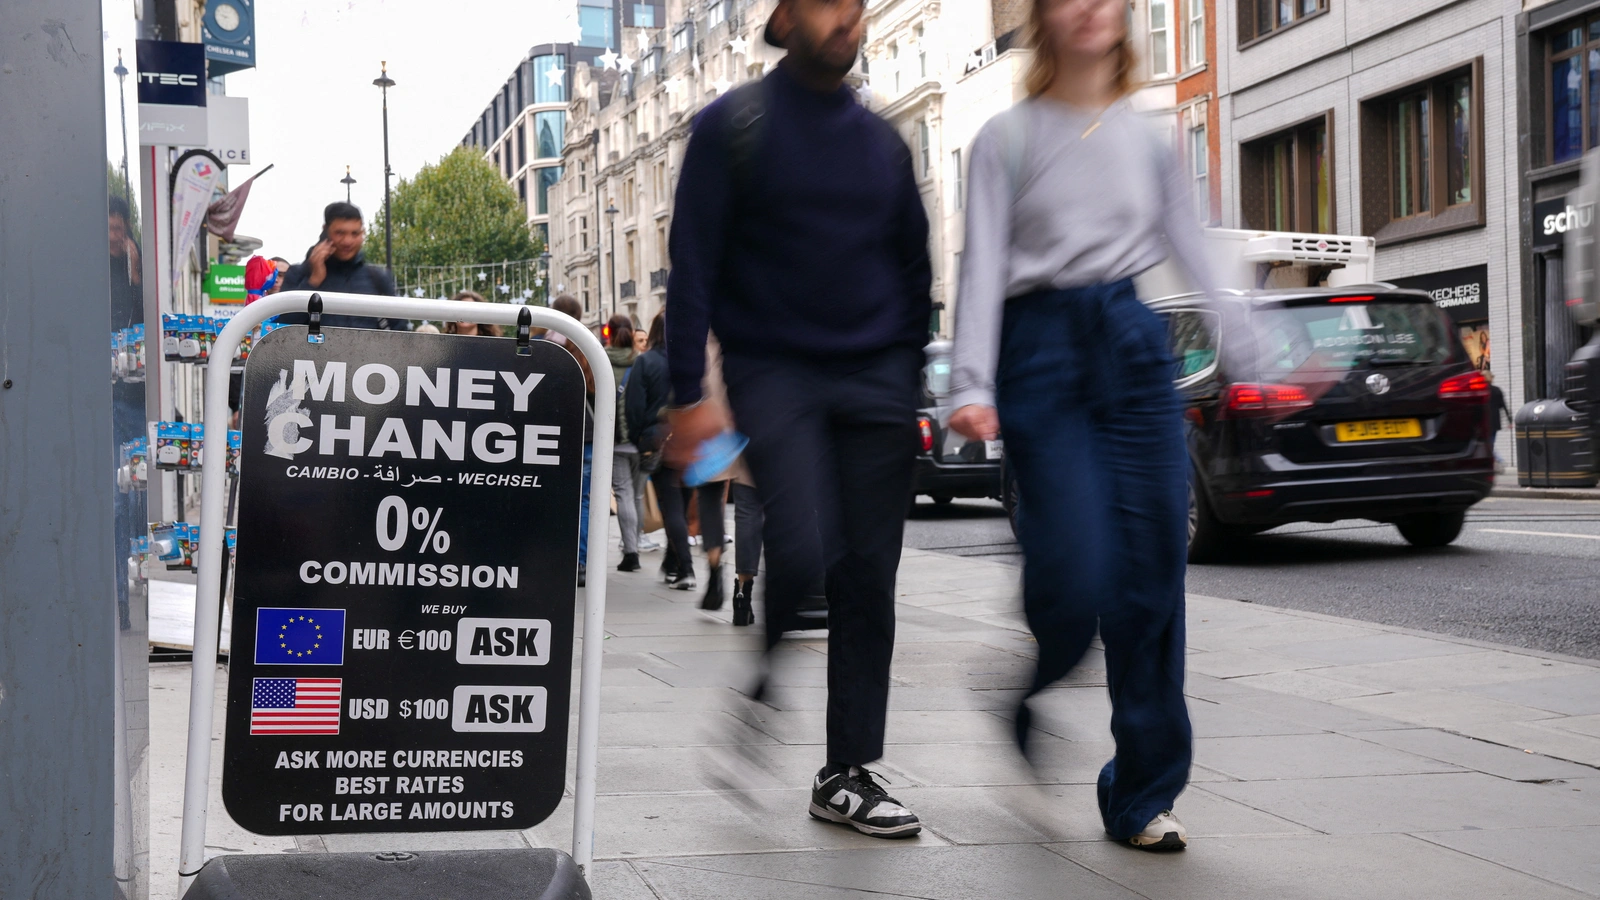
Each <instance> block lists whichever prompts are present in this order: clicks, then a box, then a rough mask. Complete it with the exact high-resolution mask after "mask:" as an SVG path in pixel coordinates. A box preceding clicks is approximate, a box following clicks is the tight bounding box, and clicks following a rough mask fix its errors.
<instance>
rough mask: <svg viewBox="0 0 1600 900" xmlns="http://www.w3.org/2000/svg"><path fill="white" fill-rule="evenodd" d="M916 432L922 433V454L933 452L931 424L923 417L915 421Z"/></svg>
mask: <svg viewBox="0 0 1600 900" xmlns="http://www.w3.org/2000/svg"><path fill="white" fill-rule="evenodd" d="M917 430H918V431H920V432H922V452H923V453H932V452H933V422H931V421H929V419H928V418H927V417H926V416H924V417H922V418H920V419H918V420H917Z"/></svg>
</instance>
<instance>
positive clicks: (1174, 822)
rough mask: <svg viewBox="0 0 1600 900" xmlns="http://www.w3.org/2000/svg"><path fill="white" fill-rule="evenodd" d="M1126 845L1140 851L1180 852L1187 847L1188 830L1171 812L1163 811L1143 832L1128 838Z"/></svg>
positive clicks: (1168, 810)
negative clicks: (1130, 845)
mask: <svg viewBox="0 0 1600 900" xmlns="http://www.w3.org/2000/svg"><path fill="white" fill-rule="evenodd" d="M1128 843H1129V844H1132V845H1133V846H1135V847H1138V848H1139V849H1140V850H1158V851H1159V850H1182V849H1183V848H1185V847H1187V846H1189V830H1188V829H1187V828H1184V827H1183V823H1182V822H1179V821H1178V817H1177V816H1175V815H1173V814H1172V810H1170V809H1164V810H1162V811H1161V815H1159V816H1156V817H1155V818H1154V819H1151V820H1150V824H1149V825H1146V826H1145V827H1144V830H1143V831H1141V832H1139V833H1138V834H1136V835H1134V836H1133V837H1131V838H1128Z"/></svg>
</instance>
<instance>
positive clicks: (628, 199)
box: [622, 178, 634, 219]
mask: <svg viewBox="0 0 1600 900" xmlns="http://www.w3.org/2000/svg"><path fill="white" fill-rule="evenodd" d="M633 193H634V188H633V179H632V178H629V179H628V180H627V181H624V182H623V183H622V214H623V215H624V216H627V217H628V218H630V219H631V218H633Z"/></svg>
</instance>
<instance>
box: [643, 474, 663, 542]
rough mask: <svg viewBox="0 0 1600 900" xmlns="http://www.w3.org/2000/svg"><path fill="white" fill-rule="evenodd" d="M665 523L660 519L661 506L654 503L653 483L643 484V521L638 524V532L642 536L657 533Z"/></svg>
mask: <svg viewBox="0 0 1600 900" xmlns="http://www.w3.org/2000/svg"><path fill="white" fill-rule="evenodd" d="M665 525H666V522H665V521H663V520H662V518H661V504H659V503H657V502H656V484H655V482H653V481H646V482H645V483H644V521H642V522H640V523H639V530H640V531H641V532H643V533H644V534H649V533H650V532H652V531H659V530H660V529H661V528H663V527H665Z"/></svg>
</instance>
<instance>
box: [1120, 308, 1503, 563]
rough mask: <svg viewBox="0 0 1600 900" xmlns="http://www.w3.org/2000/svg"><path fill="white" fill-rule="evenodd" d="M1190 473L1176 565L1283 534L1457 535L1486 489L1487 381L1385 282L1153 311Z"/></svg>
mask: <svg viewBox="0 0 1600 900" xmlns="http://www.w3.org/2000/svg"><path fill="white" fill-rule="evenodd" d="M1151 308H1152V309H1153V310H1155V311H1156V312H1157V313H1159V314H1160V315H1161V316H1163V317H1164V318H1165V319H1166V320H1167V325H1168V335H1169V337H1170V340H1171V348H1172V355H1173V358H1174V360H1175V361H1176V372H1175V379H1176V384H1177V387H1178V390H1179V392H1180V393H1181V394H1182V396H1183V400H1184V405H1185V409H1184V419H1185V433H1186V437H1187V441H1188V446H1189V457H1190V461H1191V463H1192V465H1193V470H1192V472H1191V477H1190V489H1189V559H1190V561H1191V562H1202V561H1205V560H1207V559H1210V558H1214V557H1216V556H1217V555H1218V554H1219V553H1220V552H1221V551H1223V550H1225V549H1226V548H1227V547H1228V545H1229V544H1230V543H1231V542H1232V541H1233V540H1235V539H1237V538H1240V537H1242V536H1245V535H1249V534H1254V533H1256V532H1259V531H1265V530H1266V529H1268V528H1272V527H1273V526H1276V525H1282V524H1286V523H1289V522H1333V521H1336V520H1339V519H1372V520H1375V521H1379V522H1389V523H1393V524H1394V525H1395V526H1396V527H1397V528H1398V529H1399V530H1400V534H1401V535H1402V536H1403V537H1404V538H1405V539H1406V540H1407V541H1409V542H1410V543H1411V544H1413V545H1415V546H1419V547H1439V546H1444V545H1445V544H1448V543H1450V542H1451V541H1453V540H1455V539H1456V536H1457V535H1459V534H1460V533H1461V526H1462V522H1463V520H1464V519H1465V517H1466V512H1467V508H1468V507H1470V506H1472V504H1474V503H1477V502H1478V501H1479V500H1482V499H1483V498H1484V497H1485V496H1487V495H1488V493H1489V489H1490V487H1491V486H1492V484H1493V482H1494V454H1493V449H1492V447H1491V446H1490V444H1489V417H1488V398H1489V384H1488V381H1487V379H1486V378H1485V377H1484V376H1483V374H1482V373H1480V372H1478V371H1476V370H1475V369H1474V368H1473V366H1472V363H1471V362H1470V360H1469V358H1468V356H1467V352H1466V350H1465V348H1463V347H1462V345H1461V340H1460V338H1459V337H1458V336H1457V335H1456V334H1455V333H1454V329H1453V328H1452V327H1451V325H1450V321H1449V319H1448V318H1447V317H1446V316H1445V314H1444V313H1443V312H1442V311H1440V310H1439V309H1438V307H1436V306H1434V304H1433V303H1432V301H1431V300H1430V299H1429V297H1428V296H1427V295H1426V294H1424V293H1422V292H1420V291H1408V290H1400V289H1397V288H1394V287H1392V286H1388V285H1365V286H1361V287H1344V288H1332V289H1330V288H1311V289H1301V290H1265V291H1248V292H1224V293H1223V294H1222V295H1221V296H1219V297H1217V298H1215V299H1208V298H1206V297H1203V296H1198V295H1185V296H1178V297H1168V298H1164V299H1161V300H1157V301H1155V302H1153V303H1152V304H1151Z"/></svg>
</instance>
